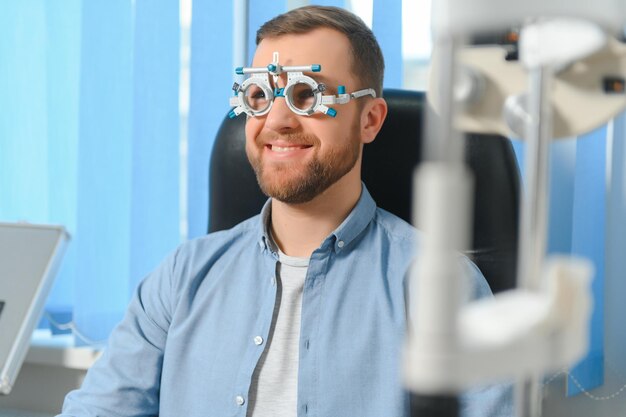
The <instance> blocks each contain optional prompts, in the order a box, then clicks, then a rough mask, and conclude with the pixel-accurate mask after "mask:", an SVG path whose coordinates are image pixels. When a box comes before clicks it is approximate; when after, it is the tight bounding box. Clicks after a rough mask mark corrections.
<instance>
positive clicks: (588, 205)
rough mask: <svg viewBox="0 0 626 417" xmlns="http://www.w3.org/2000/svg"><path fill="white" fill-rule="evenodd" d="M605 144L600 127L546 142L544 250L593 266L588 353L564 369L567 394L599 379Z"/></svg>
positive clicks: (521, 157) (521, 149) (521, 153)
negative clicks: (567, 377)
mask: <svg viewBox="0 0 626 417" xmlns="http://www.w3.org/2000/svg"><path fill="white" fill-rule="evenodd" d="M606 146H607V129H606V126H603V127H601V128H598V129H596V130H594V131H592V132H590V133H588V134H585V135H582V136H580V137H576V138H569V139H560V140H557V141H555V142H553V143H552V144H551V146H550V164H551V167H550V177H551V178H550V203H549V204H550V207H549V214H548V221H549V227H548V247H547V250H548V253H549V254H566V255H576V256H581V257H584V258H587V259H589V260H591V261H592V263H593V265H594V268H595V276H594V281H593V285H592V291H593V298H594V308H593V314H592V318H591V328H590V331H591V338H590V345H589V353H588V354H587V356H586V357H585V358H584V359H583V360H582V361H581V362H580V363H579V364H578V365H577V366H576V367H574V368H573V369H572V370H571V371H570V374H571V377H570V378H572V381H573V379H575V380H576V381H577V382H578V384H576V383H568V385H567V393H568V395H575V394H578V393H580V392H581V388H582V389H585V390H590V389H592V388H595V387H598V386H600V385H602V384H603V382H604V348H605V345H604V313H605V311H604V305H605V303H604V297H605V292H604V282H605V239H606V228H607V223H606V215H605V213H606V211H607V206H606V195H607V191H608V189H607V186H606V184H607V178H606V162H607V161H606V151H607V148H606ZM514 148H515V150H516V153H517V156H518V163H519V164H520V167H521V168H522V171H524V169H523V168H524V145H523V143H521V142H519V141H514ZM572 381H570V382H572ZM579 385H580V386H579Z"/></svg>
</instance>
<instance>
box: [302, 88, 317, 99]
mask: <svg viewBox="0 0 626 417" xmlns="http://www.w3.org/2000/svg"><path fill="white" fill-rule="evenodd" d="M314 95H315V94H313V90H311V89H306V90H302V91H300V92H299V93H298V97H299V98H301V99H307V98H311V97H313V96H314Z"/></svg>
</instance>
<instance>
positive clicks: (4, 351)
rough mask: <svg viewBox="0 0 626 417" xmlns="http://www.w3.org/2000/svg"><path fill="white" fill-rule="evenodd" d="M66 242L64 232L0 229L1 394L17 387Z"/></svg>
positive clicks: (0, 225)
mask: <svg viewBox="0 0 626 417" xmlns="http://www.w3.org/2000/svg"><path fill="white" fill-rule="evenodd" d="M67 241H68V235H67V233H66V232H65V229H64V228H63V227H61V226H41V225H32V224H28V223H0V394H8V393H9V392H10V391H11V388H12V387H13V384H14V382H15V378H16V377H17V374H18V372H19V369H20V367H21V366H22V362H23V361H24V358H25V357H26V353H27V351H28V348H29V345H30V338H31V334H32V332H33V330H34V329H35V327H36V326H37V323H38V321H39V319H40V316H41V313H42V311H43V307H44V304H45V302H46V298H47V296H48V293H49V292H50V288H51V286H52V281H53V279H54V276H55V275H56V272H57V270H58V268H59V264H60V261H61V257H62V255H63V252H64V249H65V246H66V243H67Z"/></svg>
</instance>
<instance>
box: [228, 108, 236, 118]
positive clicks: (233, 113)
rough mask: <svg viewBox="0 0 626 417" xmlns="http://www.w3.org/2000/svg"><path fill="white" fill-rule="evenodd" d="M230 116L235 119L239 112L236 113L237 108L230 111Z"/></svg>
mask: <svg viewBox="0 0 626 417" xmlns="http://www.w3.org/2000/svg"><path fill="white" fill-rule="evenodd" d="M228 117H229V118H231V119H234V118H235V117H237V113H235V110H231V111H230V112H229V113H228Z"/></svg>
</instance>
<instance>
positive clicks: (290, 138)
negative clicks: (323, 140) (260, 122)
mask: <svg viewBox="0 0 626 417" xmlns="http://www.w3.org/2000/svg"><path fill="white" fill-rule="evenodd" d="M277 140H281V141H285V142H287V143H289V144H292V145H315V144H318V143H319V141H320V140H319V138H318V137H317V136H315V135H313V134H306V133H301V132H297V133H286V134H280V133H276V132H271V131H263V132H261V133H259V135H258V136H257V137H256V143H257V144H258V145H261V146H265V145H268V144H270V143H272V142H275V141H277Z"/></svg>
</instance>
